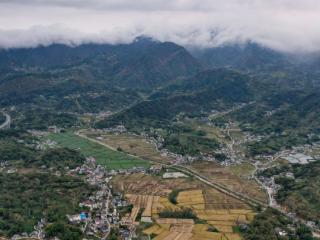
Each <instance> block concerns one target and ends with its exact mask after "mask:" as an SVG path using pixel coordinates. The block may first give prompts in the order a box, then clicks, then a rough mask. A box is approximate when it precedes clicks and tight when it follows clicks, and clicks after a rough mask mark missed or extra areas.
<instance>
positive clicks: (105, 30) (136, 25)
mask: <svg viewBox="0 0 320 240" xmlns="http://www.w3.org/2000/svg"><path fill="white" fill-rule="evenodd" d="M141 34H145V35H150V36H152V37H155V38H157V39H159V40H167V41H174V42H177V43H179V44H182V45H198V46H217V45H220V44H224V43H229V42H243V41H246V40H253V41H256V42H258V43H260V44H263V45H266V46H268V47H272V48H275V49H279V50H283V51H319V50H320V1H318V0H228V1H221V0H135V1H132V0H91V1H87V0H68V1H66V0H2V1H0V46H2V47H21V46H26V47H30V46H36V45H38V44H46V45H47V44H50V43H53V42H59V43H67V44H80V43H83V42H106V43H117V42H129V41H131V40H132V39H133V38H134V37H135V36H137V35H141Z"/></svg>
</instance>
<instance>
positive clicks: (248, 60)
mask: <svg viewBox="0 0 320 240" xmlns="http://www.w3.org/2000/svg"><path fill="white" fill-rule="evenodd" d="M192 53H193V55H194V56H196V57H197V58H198V59H199V60H200V61H202V62H203V63H204V64H206V65H207V66H210V67H230V68H234V69H241V70H256V71H257V70H266V69H274V70H276V69H281V68H283V67H285V66H286V65H287V64H289V61H288V57H287V56H286V55H285V54H283V53H280V52H276V51H274V50H272V49H270V48H266V47H263V46H261V45H258V44H256V43H252V42H248V43H246V44H242V45H240V44H234V45H231V44H230V45H223V46H220V47H215V48H207V49H200V50H196V49H195V50H193V51H192Z"/></svg>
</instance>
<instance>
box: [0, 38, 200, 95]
mask: <svg viewBox="0 0 320 240" xmlns="http://www.w3.org/2000/svg"><path fill="white" fill-rule="evenodd" d="M201 69H202V67H201V64H200V63H199V62H198V61H197V60H195V59H194V57H192V56H191V55H190V54H189V53H188V52H187V51H186V50H185V49H184V48H183V47H181V46H179V45H176V44H174V43H171V42H158V41H154V40H152V39H147V38H138V39H136V40H135V41H134V42H133V43H131V44H118V45H107V44H100V45H99V44H86V45H80V46H78V47H69V46H65V45H51V46H48V47H38V48H29V49H12V50H0V70H1V72H2V74H1V77H0V92H1V89H3V88H4V87H6V86H8V85H9V84H10V81H17V82H15V85H16V86H17V85H19V84H20V83H21V84H23V85H24V86H25V87H26V88H27V89H28V86H27V84H25V83H23V82H22V81H34V79H37V82H39V83H40V84H41V83H42V82H41V80H42V81H44V82H45V83H46V84H48V85H50V84H51V83H52V81H53V80H51V78H54V79H55V81H58V79H60V78H61V81H65V80H67V79H68V80H70V79H75V80H77V81H81V82H91V84H96V83H97V82H104V83H108V84H109V85H112V86H113V87H122V88H140V89H141V88H143V89H150V88H154V87H158V86H161V85H163V84H165V83H167V82H169V81H171V80H175V79H176V78H179V77H183V76H191V75H193V74H195V73H197V72H198V71H200V70H201ZM43 73H45V75H41V74H43ZM39 83H37V84H39ZM29 87H30V88H31V87H33V88H34V86H29ZM7 90H8V91H9V92H10V90H14V89H10V88H9V89H7Z"/></svg>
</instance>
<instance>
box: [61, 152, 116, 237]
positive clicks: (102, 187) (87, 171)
mask: <svg viewBox="0 0 320 240" xmlns="http://www.w3.org/2000/svg"><path fill="white" fill-rule="evenodd" d="M69 174H70V175H75V174H79V175H85V179H86V181H87V182H88V183H89V184H90V185H92V186H95V187H97V188H98V190H97V191H96V192H95V193H94V195H92V196H90V197H89V198H88V199H87V200H85V201H84V202H81V203H80V204H79V206H80V207H81V208H82V209H83V211H82V212H80V213H78V214H75V215H67V217H68V220H69V222H70V223H72V224H79V223H81V222H83V223H84V227H83V232H84V233H85V234H86V235H88V236H96V237H97V236H98V237H104V236H107V235H108V234H109V232H110V228H111V224H110V223H111V222H117V221H119V216H117V213H114V212H111V211H110V208H109V205H110V204H109V203H110V202H111V201H112V194H111V188H110V187H109V186H108V182H109V180H110V177H108V174H107V172H106V170H105V169H104V168H103V167H101V166H99V165H97V164H96V160H95V159H94V158H92V157H89V158H87V159H86V162H85V163H84V164H83V165H82V166H81V167H77V168H76V169H73V170H70V171H69Z"/></svg>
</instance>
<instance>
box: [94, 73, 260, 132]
mask: <svg viewBox="0 0 320 240" xmlns="http://www.w3.org/2000/svg"><path fill="white" fill-rule="evenodd" d="M253 99H254V91H253V89H252V87H251V86H250V77H249V76H247V75H244V74H241V73H237V72H235V71H230V70H225V69H217V70H207V71H204V72H201V73H199V74H197V75H195V76H194V77H191V78H189V79H184V80H183V81H181V82H179V83H175V84H172V85H170V86H168V87H166V88H163V89H161V90H159V91H158V92H157V93H155V94H153V95H151V96H150V98H149V99H147V100H145V101H142V102H139V103H138V104H136V105H134V106H132V107H131V108H129V109H127V110H125V111H122V112H120V113H118V114H116V115H114V116H112V117H111V118H109V119H106V120H103V121H101V122H99V123H98V124H97V126H98V127H100V128H104V127H110V126H113V125H117V124H125V125H126V126H127V127H129V128H134V127H136V126H138V125H140V127H143V125H147V126H154V125H157V124H159V123H160V122H162V121H170V120H172V119H173V118H174V117H175V116H177V115H178V114H179V113H186V114H199V113H201V112H202V111H210V110H213V109H215V110H217V109H220V110H223V109H227V108H228V107H230V106H233V105H234V104H237V103H238V104H239V103H247V102H249V101H252V100H253Z"/></svg>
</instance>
